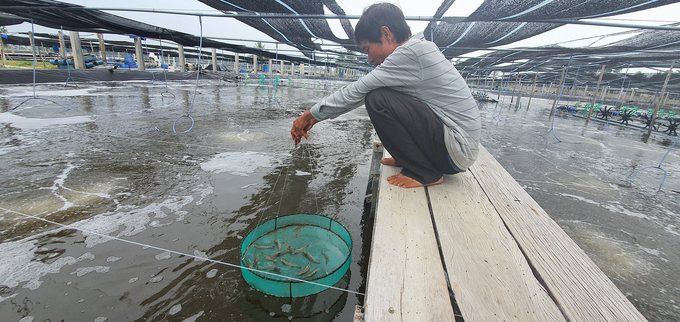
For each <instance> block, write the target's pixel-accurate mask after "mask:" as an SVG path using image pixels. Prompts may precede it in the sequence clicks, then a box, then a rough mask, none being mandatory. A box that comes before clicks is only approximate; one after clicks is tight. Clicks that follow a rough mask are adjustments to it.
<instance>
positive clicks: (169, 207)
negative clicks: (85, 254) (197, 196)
mask: <svg viewBox="0 0 680 322" xmlns="http://www.w3.org/2000/svg"><path fill="white" fill-rule="evenodd" d="M193 200H194V198H193V197H192V196H184V197H181V198H180V197H174V198H170V199H166V200H164V201H163V202H160V203H152V204H150V205H148V206H146V207H144V208H141V209H132V210H130V211H118V212H113V213H104V214H99V215H96V216H94V217H92V218H88V219H85V220H82V221H80V222H77V223H74V224H72V226H73V227H75V228H77V229H82V230H83V235H84V236H85V246H86V247H88V248H90V247H94V246H96V245H98V244H101V243H104V242H107V241H109V240H111V239H110V238H106V237H104V236H99V235H95V234H92V233H90V232H94V233H98V234H102V235H108V234H111V233H113V232H115V231H118V230H119V229H120V226H124V228H123V230H122V231H120V232H119V233H118V234H117V235H115V237H123V236H126V237H129V236H134V235H136V234H139V233H140V232H142V231H144V230H146V229H147V227H146V226H147V225H150V224H151V222H152V220H151V216H152V215H155V216H156V217H157V218H165V217H167V216H168V214H172V215H175V216H176V218H175V219H174V220H175V221H181V220H183V219H184V216H185V215H186V213H187V212H186V211H182V210H180V209H181V208H182V207H184V206H186V205H188V204H190V203H191V202H192V201H193ZM121 208H123V209H124V208H126V207H121ZM166 211H167V213H166Z"/></svg>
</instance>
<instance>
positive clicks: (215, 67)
mask: <svg viewBox="0 0 680 322" xmlns="http://www.w3.org/2000/svg"><path fill="white" fill-rule="evenodd" d="M212 67H213V72H216V71H217V48H212Z"/></svg>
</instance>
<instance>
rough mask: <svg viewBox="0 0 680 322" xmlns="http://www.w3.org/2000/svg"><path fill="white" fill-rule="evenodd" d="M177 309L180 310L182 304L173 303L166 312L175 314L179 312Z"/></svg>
mask: <svg viewBox="0 0 680 322" xmlns="http://www.w3.org/2000/svg"><path fill="white" fill-rule="evenodd" d="M179 311H182V304H176V305H173V306H172V307H171V308H170V311H168V314H170V315H175V314H177V313H179Z"/></svg>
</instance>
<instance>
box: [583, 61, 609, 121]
mask: <svg viewBox="0 0 680 322" xmlns="http://www.w3.org/2000/svg"><path fill="white" fill-rule="evenodd" d="M604 67H605V65H602V68H601V69H600V78H599V79H598V80H597V86H596V87H595V92H594V93H593V99H592V100H591V101H590V110H588V117H587V118H586V125H588V122H590V116H591V115H592V114H593V108H595V102H596V101H597V91H599V90H600V84H602V76H604Z"/></svg>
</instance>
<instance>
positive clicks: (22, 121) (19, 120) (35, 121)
mask: <svg viewBox="0 0 680 322" xmlns="http://www.w3.org/2000/svg"><path fill="white" fill-rule="evenodd" d="M94 121H95V119H94V118H92V117H90V116H71V117H60V118H49V119H47V118H27V117H22V116H19V115H14V114H12V113H10V112H5V113H0V123H6V124H10V125H11V126H12V127H15V128H19V129H22V130H36V129H41V128H44V127H48V126H55V125H70V124H80V123H88V122H94Z"/></svg>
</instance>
